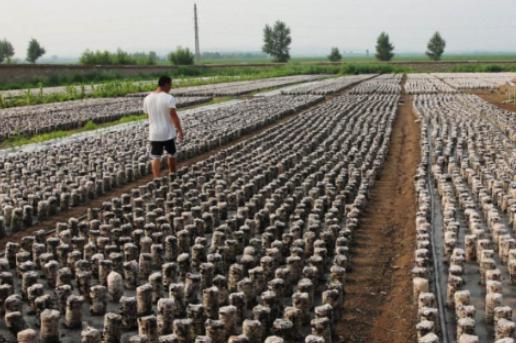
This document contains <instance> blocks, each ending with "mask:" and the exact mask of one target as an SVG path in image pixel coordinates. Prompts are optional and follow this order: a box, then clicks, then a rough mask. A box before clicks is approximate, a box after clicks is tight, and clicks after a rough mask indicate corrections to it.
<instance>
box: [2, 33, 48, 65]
mask: <svg viewBox="0 0 516 343" xmlns="http://www.w3.org/2000/svg"><path fill="white" fill-rule="evenodd" d="M45 52H46V51H45V48H43V47H42V46H41V45H40V44H39V42H38V41H37V40H36V39H34V38H32V39H31V40H30V42H29V46H28V48H27V57H26V60H27V62H30V63H36V61H37V59H38V58H40V57H41V56H43V55H44V54H45ZM13 57H14V47H13V45H12V44H11V42H9V41H8V40H7V39H3V40H0V63H4V62H5V63H11V62H12V58H13Z"/></svg>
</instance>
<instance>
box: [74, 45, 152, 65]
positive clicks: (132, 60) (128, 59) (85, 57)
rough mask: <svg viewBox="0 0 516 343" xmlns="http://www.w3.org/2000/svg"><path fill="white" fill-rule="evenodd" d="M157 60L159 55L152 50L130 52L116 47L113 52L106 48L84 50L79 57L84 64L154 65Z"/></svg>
mask: <svg viewBox="0 0 516 343" xmlns="http://www.w3.org/2000/svg"><path fill="white" fill-rule="evenodd" d="M158 62H159V57H158V55H157V54H156V53H155V52H154V51H151V52H149V53H145V52H136V53H133V54H130V53H128V52H125V51H124V50H122V49H117V51H116V52H114V53H112V52H109V51H107V50H105V51H100V50H97V51H91V50H86V51H85V52H83V53H82V55H81V57H80V59H79V63H81V64H84V65H155V64H158Z"/></svg>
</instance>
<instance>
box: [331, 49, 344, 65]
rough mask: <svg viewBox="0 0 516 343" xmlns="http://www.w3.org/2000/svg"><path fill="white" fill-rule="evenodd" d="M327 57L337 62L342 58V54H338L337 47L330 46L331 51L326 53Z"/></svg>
mask: <svg viewBox="0 0 516 343" xmlns="http://www.w3.org/2000/svg"><path fill="white" fill-rule="evenodd" d="M328 59H329V60H330V61H332V62H339V61H340V60H342V55H341V54H340V51H339V48H331V52H330V54H329V55H328Z"/></svg>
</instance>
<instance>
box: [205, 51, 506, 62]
mask: <svg viewBox="0 0 516 343" xmlns="http://www.w3.org/2000/svg"><path fill="white" fill-rule="evenodd" d="M342 61H343V62H356V63H362V62H363V63H367V62H369V63H376V62H378V60H377V59H376V58H375V57H374V55H371V56H369V57H366V56H346V55H344V56H343V59H342ZM392 61H393V62H432V61H431V60H430V59H429V58H428V57H427V56H426V55H395V56H394V58H393V59H392ZM442 61H445V62H454V61H456V62H464V61H475V62H476V61H478V62H484V61H490V62H492V61H516V53H514V54H499V55H497V54H471V55H470V54H463V55H462V54H450V55H444V56H443V58H442ZM271 62H272V60H271V59H270V58H220V59H203V60H202V63H203V64H256V63H271ZM290 62H291V63H310V62H328V59H327V58H326V56H314V57H292V59H291V60H290Z"/></svg>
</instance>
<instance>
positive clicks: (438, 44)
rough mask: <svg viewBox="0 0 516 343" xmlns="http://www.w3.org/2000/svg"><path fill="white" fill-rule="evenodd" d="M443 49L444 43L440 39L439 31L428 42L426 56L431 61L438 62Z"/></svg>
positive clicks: (441, 38)
mask: <svg viewBox="0 0 516 343" xmlns="http://www.w3.org/2000/svg"><path fill="white" fill-rule="evenodd" d="M445 47H446V41H445V40H444V39H443V37H441V34H440V33H439V31H436V32H435V33H434V35H433V36H432V38H430V41H429V42H428V45H427V51H426V55H427V56H428V57H430V59H431V60H434V61H438V60H440V59H441V56H442V54H443V52H444V48H445Z"/></svg>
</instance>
